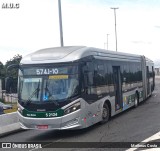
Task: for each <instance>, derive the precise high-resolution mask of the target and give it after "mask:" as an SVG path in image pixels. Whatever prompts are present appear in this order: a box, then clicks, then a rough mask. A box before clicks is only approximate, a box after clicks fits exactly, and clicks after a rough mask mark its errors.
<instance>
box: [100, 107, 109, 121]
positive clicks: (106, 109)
mask: <svg viewBox="0 0 160 151" xmlns="http://www.w3.org/2000/svg"><path fill="white" fill-rule="evenodd" d="M108 120H109V107H108V105H107V104H104V105H103V111H102V121H101V123H102V124H103V123H106V122H108Z"/></svg>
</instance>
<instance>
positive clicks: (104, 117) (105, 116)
mask: <svg viewBox="0 0 160 151" xmlns="http://www.w3.org/2000/svg"><path fill="white" fill-rule="evenodd" d="M107 115H108V113H107V109H106V108H103V114H102V118H103V119H106V118H107Z"/></svg>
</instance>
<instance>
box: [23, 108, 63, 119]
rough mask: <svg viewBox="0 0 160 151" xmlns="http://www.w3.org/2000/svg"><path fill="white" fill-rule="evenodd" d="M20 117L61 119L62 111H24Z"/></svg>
mask: <svg viewBox="0 0 160 151" xmlns="http://www.w3.org/2000/svg"><path fill="white" fill-rule="evenodd" d="M22 115H23V116H25V117H33V118H52V117H61V116H63V115H64V110H62V109H58V110H56V111H54V112H34V111H28V110H26V109H24V110H23V113H22Z"/></svg>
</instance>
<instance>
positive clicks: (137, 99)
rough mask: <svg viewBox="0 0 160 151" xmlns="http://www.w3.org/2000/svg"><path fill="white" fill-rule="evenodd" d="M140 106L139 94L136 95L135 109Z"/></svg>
mask: <svg viewBox="0 0 160 151" xmlns="http://www.w3.org/2000/svg"><path fill="white" fill-rule="evenodd" d="M138 105H139V98H138V94H137V93H136V94H135V98H134V107H137V106H138Z"/></svg>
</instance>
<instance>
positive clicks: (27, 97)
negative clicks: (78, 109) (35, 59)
mask: <svg viewBox="0 0 160 151" xmlns="http://www.w3.org/2000/svg"><path fill="white" fill-rule="evenodd" d="M45 70H46V71H47V72H40V71H42V69H39V68H38V69H37V68H35V69H34V67H33V68H32V69H31V68H27V69H24V70H23V72H21V73H20V74H19V75H20V76H19V84H20V85H19V96H20V100H22V101H24V102H26V101H30V102H40V101H42V102H51V101H53V103H54V104H56V105H58V103H59V102H63V101H66V100H67V99H70V98H72V97H75V96H77V95H78V93H79V76H78V71H77V66H68V67H64V66H63V68H62V67H61V68H60V67H57V68H56V73H52V72H50V71H52V70H51V69H50V68H47V69H46V68H45V69H43V71H45ZM34 71H35V72H34ZM35 73H36V75H35ZM48 73H49V74H48Z"/></svg>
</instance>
